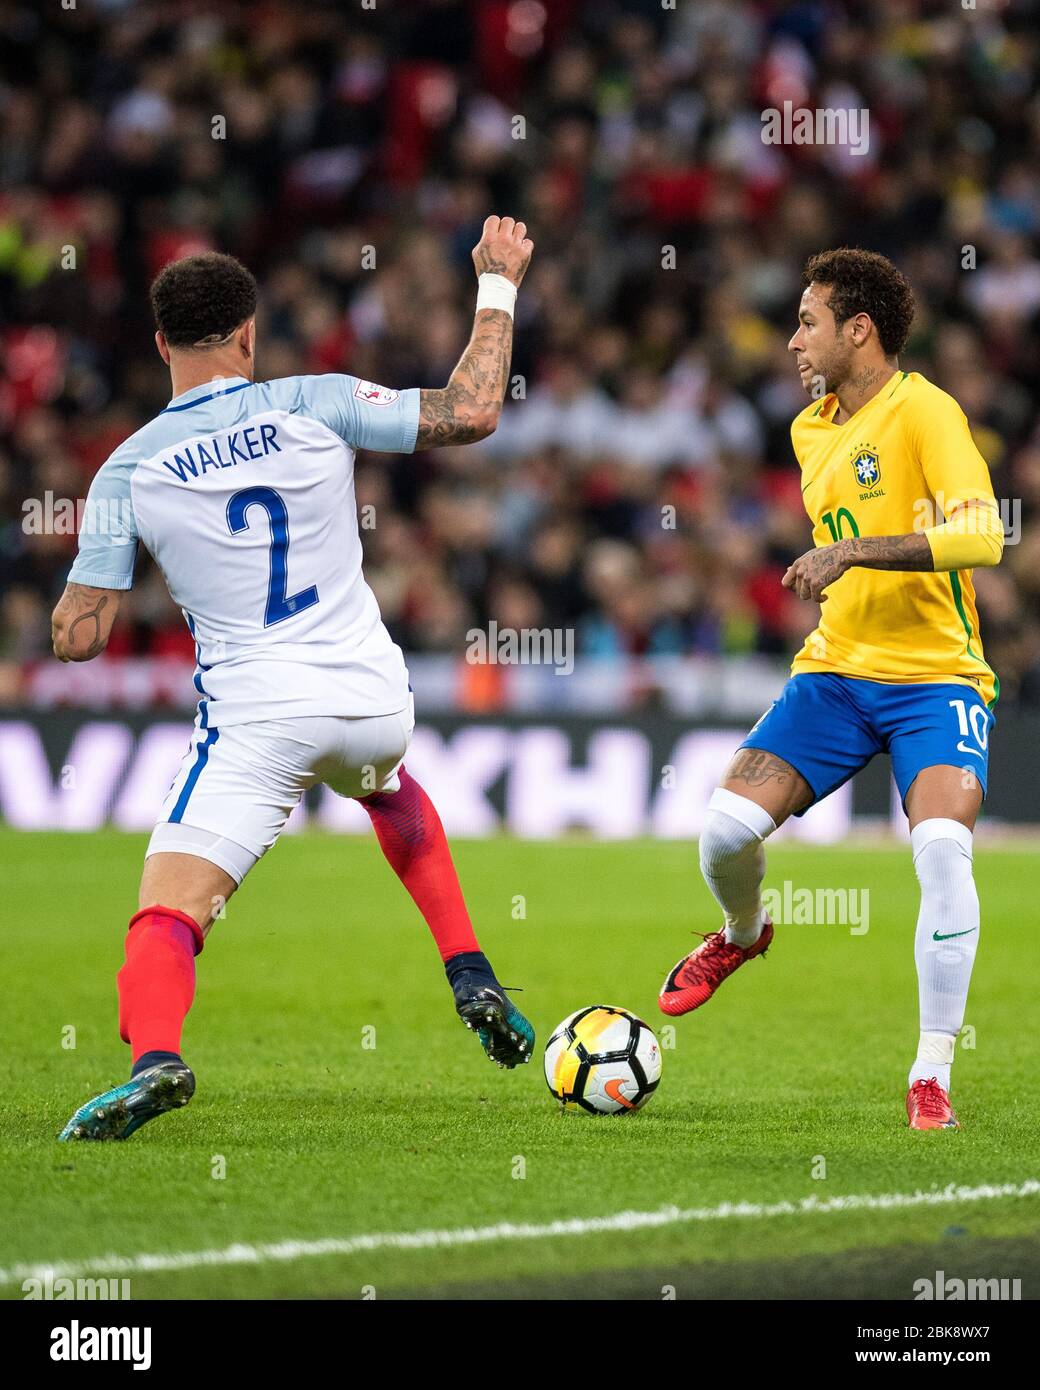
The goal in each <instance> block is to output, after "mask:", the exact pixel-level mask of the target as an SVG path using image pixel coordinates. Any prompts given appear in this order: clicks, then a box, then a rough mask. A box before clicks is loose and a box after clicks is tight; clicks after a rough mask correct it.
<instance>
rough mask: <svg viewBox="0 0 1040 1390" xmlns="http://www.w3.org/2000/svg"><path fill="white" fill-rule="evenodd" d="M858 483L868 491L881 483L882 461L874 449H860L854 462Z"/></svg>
mask: <svg viewBox="0 0 1040 1390" xmlns="http://www.w3.org/2000/svg"><path fill="white" fill-rule="evenodd" d="M852 467H853V468H854V469H855V472H856V482H857V483H859V485H860V487H865V488H867V489H868V490H869V489H870V488H875V487H877V485H878V484H879V483H880V482H881V461H880V460H879V458H878V456H877V454H876V453H875V452H874V450H873V449H860V450H859V451H858V453H857V454H856V456H855V458H853V460H852Z"/></svg>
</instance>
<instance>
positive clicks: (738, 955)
mask: <svg viewBox="0 0 1040 1390" xmlns="http://www.w3.org/2000/svg"><path fill="white" fill-rule="evenodd" d="M772 939H773V924H772V922H771V921H770V920H769V918H768V917H767V918H766V919H765V921H764V923H763V925H762V935H761V936H760V937H759V938H758V940H757V941H756V942H755V944H754V945H753V946H748V947H746V948H745V947H743V946H734V945H733V944H732V943H731V942H729V941H727V940H726V935H725V932H724V931H716V932H711V933H710V935H708V936H705V938H704V941H703V943H702V944H701V945H700V946H698V947H697V949H696V951H691V952H690V954H689V955H688V956H683V958H682V960H681V961H680V962H679V964H678V965H677V966H676V967H675V969H674V970H673V971H672V973H671V974H670V975H669V976H668V978H667V980H665V982H664V984H663V985H662V986H661V993H660V995H659V996H658V999H657V1002H658V1004H659V1005H660V1007H661V1011H662V1013H666V1014H671V1016H672V1017H673V1018H678V1017H679V1015H680V1014H688V1013H689V1012H690V1010H691V1009H699V1008H700V1006H701V1005H702V1004H704V1003H706V1002H707V1001H708V1000H709V999H710V998H711V996H712V995H713V994H714V993H715V991H716V990H717V989H718V987H719V985H721V984H722V982H723V980H726V979H728V978H729V977H730V975H732V974H733V972H734V970H736V969H737V968H738V966H741V965H743V964H744V962H745V961H746V960H752V959H754V957H755V956H761V955H764V954H765V952H766V951H767V950H768V949H769V943H770V942H771V941H772Z"/></svg>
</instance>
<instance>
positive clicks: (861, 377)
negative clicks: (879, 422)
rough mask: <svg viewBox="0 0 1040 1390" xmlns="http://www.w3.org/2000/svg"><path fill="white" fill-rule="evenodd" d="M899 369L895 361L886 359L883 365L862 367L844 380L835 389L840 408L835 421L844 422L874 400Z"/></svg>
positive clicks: (835, 413) (836, 412) (835, 415)
mask: <svg viewBox="0 0 1040 1390" xmlns="http://www.w3.org/2000/svg"><path fill="white" fill-rule="evenodd" d="M898 370H899V368H898V367H897V366H895V365H894V363H893V362H890V361H888V360H887V359H886V361H885V362H884V364H883V365H882V366H880V367H879V366H877V365H876V364H871V365H869V366H865V367H861V368H860V370H859V371H858V372H856V373H854V374H853V375H852V376H850V377H849V378H848V379H847V380H845V381H843V382H842V384H841V385H840V386H839V387H837V388H836V391H835V394H836V395H837V397H838V408H837V410H836V411H835V412H834V421H835V423H836V424H842V423H844V421H845V420H847V419H848V418H849V416H850V415H855V413H856V411H857V410H859V409H860V408H861V407H862V406H864V405H866V403H867V402H868V401H869V400H873V398H874V397H875V396H876V395H877V393H878V392H879V391H880V390H881V388H882V386H884V384H885V382H886V381H889V380H891V378H892V376H893V375H894V374H895V373H896V372H897V371H898ZM839 417H841V418H840V419H839Z"/></svg>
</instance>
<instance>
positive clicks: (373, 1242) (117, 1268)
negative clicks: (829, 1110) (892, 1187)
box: [0, 1178, 1040, 1285]
mask: <svg viewBox="0 0 1040 1390" xmlns="http://www.w3.org/2000/svg"><path fill="white" fill-rule="evenodd" d="M1038 1195H1040V1181H1038V1180H1037V1179H1035V1178H1027V1179H1026V1181H1025V1182H1022V1183H997V1184H993V1183H985V1184H983V1185H981V1186H979V1187H961V1186H958V1185H957V1184H956V1183H950V1184H948V1185H947V1186H946V1187H942V1188H934V1189H932V1190H931V1191H928V1192H922V1191H921V1190H920V1189H918V1190H917V1191H916V1192H885V1193H880V1194H872V1193H851V1194H849V1195H847V1196H844V1197H816V1196H811V1197H803V1198H802V1199H801V1200H800V1201H797V1202H772V1203H769V1204H763V1203H761V1202H722V1203H720V1204H719V1205H718V1206H715V1207H688V1208H685V1209H684V1208H682V1207H662V1208H661V1209H660V1210H659V1211H622V1212H616V1213H615V1214H614V1215H613V1216H593V1217H575V1218H572V1219H570V1220H566V1221H548V1222H544V1223H542V1224H538V1225H535V1224H520V1225H517V1224H514V1223H513V1222H511V1221H501V1222H499V1223H498V1224H497V1225H495V1226H464V1227H460V1228H459V1229H457V1230H444V1231H396V1232H395V1231H384V1232H376V1233H375V1234H373V1235H363V1236H345V1237H340V1236H329V1237H327V1238H326V1239H325V1240H283V1241H279V1242H278V1243H277V1244H264V1245H247V1244H236V1245H227V1246H225V1247H224V1248H223V1249H222V1250H185V1251H181V1252H179V1253H178V1252H176V1251H171V1252H166V1253H162V1252H160V1253H157V1254H152V1255H102V1256H99V1258H97V1259H95V1260H57V1261H55V1262H54V1263H52V1264H35V1265H12V1266H11V1267H10V1268H9V1269H0V1285H4V1284H13V1283H19V1282H21V1281H22V1280H25V1279H46V1278H47V1277H48V1276H49V1277H51V1278H53V1279H60V1278H66V1279H76V1278H84V1277H90V1278H95V1279H96V1278H100V1277H101V1276H102V1275H110V1274H121V1275H129V1274H153V1273H156V1272H164V1271H170V1270H174V1271H176V1270H182V1269H204V1268H212V1267H214V1266H218V1265H260V1264H266V1263H268V1262H270V1261H275V1262H281V1263H290V1262H292V1261H293V1260H304V1259H311V1258H314V1257H316V1256H319V1255H357V1254H361V1253H368V1252H370V1251H373V1250H435V1249H444V1248H448V1247H450V1246H456V1245H480V1244H485V1243H487V1242H490V1241H496V1240H549V1239H551V1238H552V1237H554V1236H589V1235H600V1234H602V1233H604V1232H610V1231H642V1230H649V1229H652V1228H655V1227H660V1226H680V1225H686V1224H689V1223H692V1222H697V1221H728V1220H731V1219H732V1218H734V1217H742V1218H745V1219H755V1220H764V1219H769V1218H771V1217H774V1216H826V1215H828V1214H829V1213H832V1212H849V1211H892V1210H894V1209H901V1210H905V1209H906V1208H907V1207H929V1206H949V1205H955V1204H958V1203H961V1202H989V1201H994V1200H996V1199H998V1198H1002V1197H1036V1196H1038Z"/></svg>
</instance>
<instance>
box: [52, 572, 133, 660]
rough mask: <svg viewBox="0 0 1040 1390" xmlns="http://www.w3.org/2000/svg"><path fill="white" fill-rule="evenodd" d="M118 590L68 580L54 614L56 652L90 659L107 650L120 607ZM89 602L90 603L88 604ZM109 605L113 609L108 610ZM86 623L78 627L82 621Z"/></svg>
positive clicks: (64, 657) (63, 657)
mask: <svg viewBox="0 0 1040 1390" xmlns="http://www.w3.org/2000/svg"><path fill="white" fill-rule="evenodd" d="M119 598H120V595H119V594H118V593H113V592H111V591H110V590H102V591H101V592H99V591H98V590H97V589H95V588H94V587H93V586H92V585H89V584H67V585H66V586H65V592H64V593H63V594H62V596H61V598H60V599H59V600H58V606H57V607H56V608H55V610H54V613H53V616H52V618H51V637H52V640H53V642H54V652H55V655H56V656H58V657H59V658H60V659H61V660H62V661H89V660H90V659H91V657H95V656H97V654H98V653H99V652H101V651H104V649H105V644H106V643H107V641H108V632H107V631H106V628H111V626H112V621H113V620H114V619H115V616H116V611H117V609H118V607H119ZM88 604H89V605H91V606H89V607H88ZM106 609H110V610H111V613H110V614H109V613H106V611H105V610H106ZM83 623H86V624H87V626H86V627H85V628H84V629H83V630H82V631H78V629H79V628H80V625H81V624H83Z"/></svg>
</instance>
